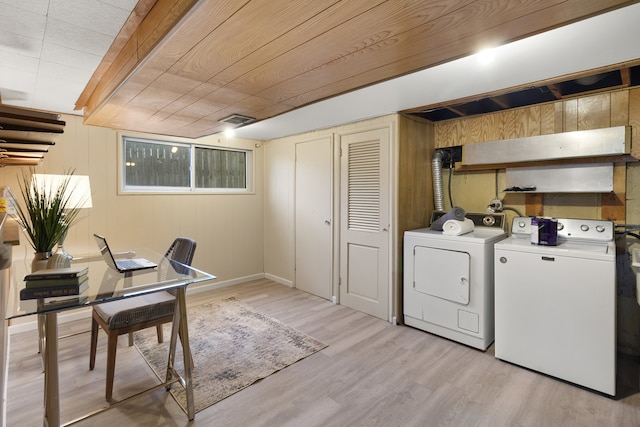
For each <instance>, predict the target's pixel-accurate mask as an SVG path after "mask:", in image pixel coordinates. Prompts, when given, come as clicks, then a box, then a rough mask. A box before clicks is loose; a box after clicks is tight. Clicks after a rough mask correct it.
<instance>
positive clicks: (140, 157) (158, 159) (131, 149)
mask: <svg viewBox="0 0 640 427" xmlns="http://www.w3.org/2000/svg"><path fill="white" fill-rule="evenodd" d="M252 155H253V152H252V151H251V150H242V149H232V148H227V147H224V148H222V147H211V146H205V145H199V144H189V143H184V142H173V141H161V140H154V139H145V138H137V137H130V136H122V156H121V158H122V190H123V191H125V192H168V191H170V192H191V191H212V192H248V191H250V185H251V184H252V180H251V176H252V174H251V173H250V171H251V170H252V167H253V165H252V159H253V156H252Z"/></svg>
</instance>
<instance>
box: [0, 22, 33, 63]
mask: <svg viewBox="0 0 640 427" xmlns="http://www.w3.org/2000/svg"><path fill="white" fill-rule="evenodd" d="M0 52H2V53H6V52H12V53H19V54H21V55H25V56H31V57H33V58H38V57H39V56H40V53H41V52H42V40H38V39H34V38H31V37H25V36H21V35H18V34H15V33H10V32H8V31H3V30H2V29H0Z"/></svg>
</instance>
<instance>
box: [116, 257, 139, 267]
mask: <svg viewBox="0 0 640 427" xmlns="http://www.w3.org/2000/svg"><path fill="white" fill-rule="evenodd" d="M117 263H118V267H120V268H122V269H128V268H136V267H141V266H142V264H140V263H139V262H138V261H136V260H133V259H120V260H118V261H117Z"/></svg>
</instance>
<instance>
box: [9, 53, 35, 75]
mask: <svg viewBox="0 0 640 427" xmlns="http://www.w3.org/2000/svg"><path fill="white" fill-rule="evenodd" d="M0 51H1V49H0ZM1 55H2V68H10V69H13V70H19V71H25V72H31V73H37V72H38V63H39V62H40V61H38V58H36V57H33V56H26V55H22V54H20V53H16V52H10V51H6V52H2V54H1Z"/></svg>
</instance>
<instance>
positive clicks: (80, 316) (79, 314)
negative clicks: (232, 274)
mask: <svg viewBox="0 0 640 427" xmlns="http://www.w3.org/2000/svg"><path fill="white" fill-rule="evenodd" d="M265 277H267V275H265V274H262V273H261V274H254V275H251V276H245V277H239V278H237V279H231V280H225V281H223V282H217V281H212V282H210V283H205V284H202V285H199V286H194V287H188V286H187V295H189V294H197V293H201V292H207V291H211V290H213V289H219V288H224V287H227V286H233V285H238V284H240V283H244V282H249V281H251V280H257V279H264V278H265ZM269 278H270V279H271V280H273V281H275V282H278V283H282V284H283V285H287V286H291V285H290V284H287V283H283V282H281V281H279V280H277V279H275V278H271V277H269ZM32 317H33V320H32V321H30V322H25V323H20V324H17V325H11V326H9V335H13V334H19V333H20V332H27V331H34V330H36V329H37V323H36V316H32ZM90 318H91V308H90V307H87V308H85V309H81V310H73V311H66V312H63V313H60V314H59V315H58V324H61V323H66V322H73V321H76V320H84V319H90Z"/></svg>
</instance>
